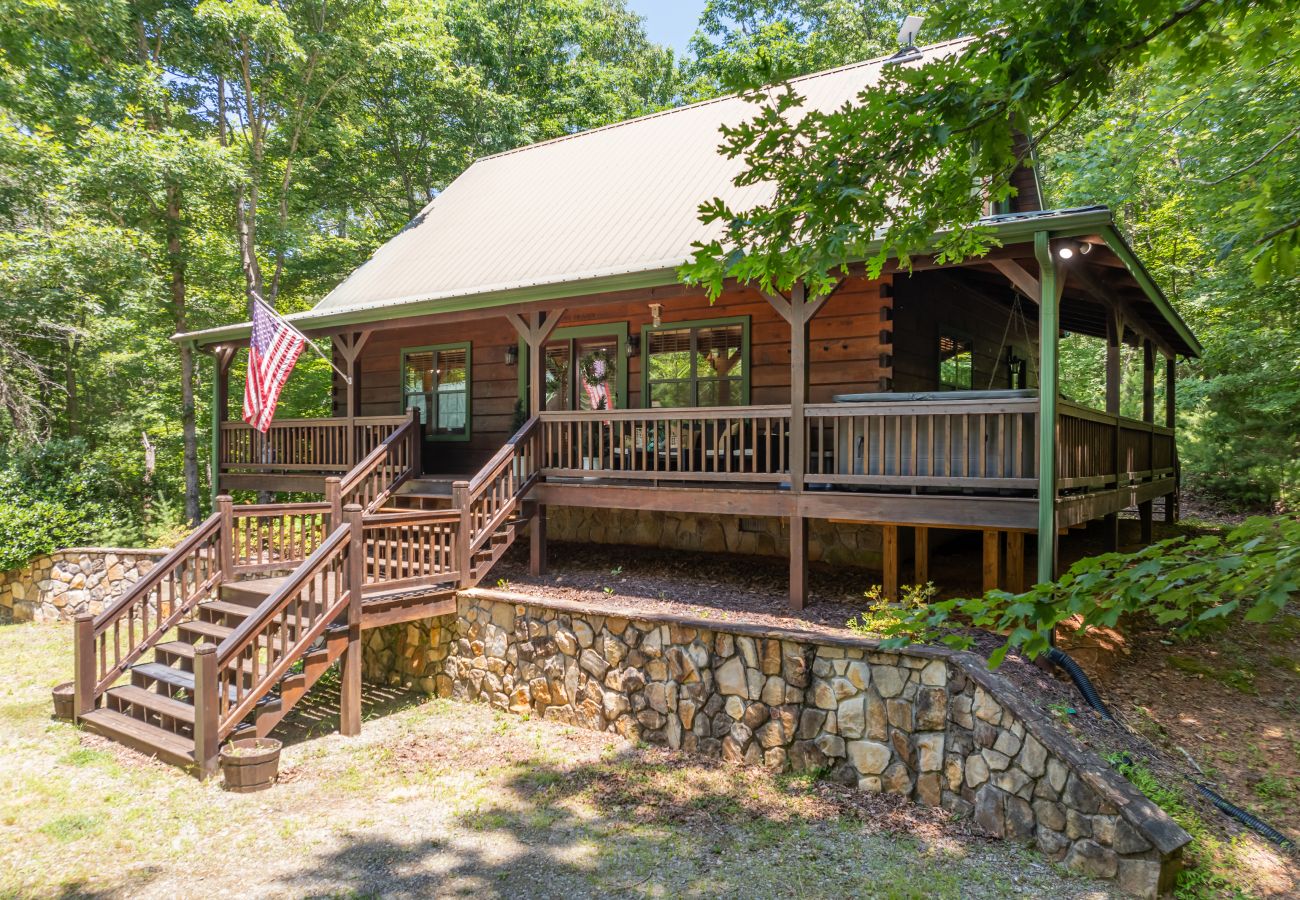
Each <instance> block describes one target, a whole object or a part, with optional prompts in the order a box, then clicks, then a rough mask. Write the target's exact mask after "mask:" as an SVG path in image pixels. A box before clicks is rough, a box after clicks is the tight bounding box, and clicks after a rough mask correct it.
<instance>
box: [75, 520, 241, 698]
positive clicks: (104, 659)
mask: <svg viewBox="0 0 1300 900" xmlns="http://www.w3.org/2000/svg"><path fill="white" fill-rule="evenodd" d="M221 526H222V515H221V512H220V510H218V511H217V512H214V513H213V514H212V515H211V516H209V517H208V518H207V519H205V520H204V521H203V524H201V525H200V526H199V527H198V528H196V529H194V531H192V532H191V533H190V535H189V536H188V537H186V538H185V540H183V541H181V542H180V543H179V544H177V545H176V546H175V547H174V548H172V550H171V551H170V552H169V553H168V554H167V555H166V556H164V557H163V558H162V559H161V560H159V561H158V562H157V563H155V564H154V566H153V568H151V569H150V570H149V571H148V572H146V573H145V574H144V575H143V576H142V577H141V578H140V579H139V580H138V581H136V582H135V584H133V585H131V587H130V588H129V589H128V590H126V591H125V592H124V593H123V594H122V595H121V596H119V597H118V598H117V599H116V600H114V601H113V602H112V603H111V604H109V606H108V607H107V608H105V609H104V611H103V612H101V613H100V614H99V615H98V616H93V617H92V616H90V615H88V614H86V615H81V616H78V617H77V620H76V643H75V650H74V652H75V663H74V688H73V691H74V700H75V703H76V713H77V715H84V714H85V713H88V712H90V711H91V710H93V709H94V708H95V705H96V703H97V702H98V699H99V696H100V695H101V694H102V693H103V692H104V691H106V690H108V688H110V687H112V685H113V683H114V682H115V681H117V679H118V678H120V677H121V676H122V673H123V672H125V671H126V670H127V667H129V666H130V665H131V664H132V663H134V662H135V661H136V660H137V659H139V658H140V656H141V655H142V654H144V652H145V651H147V650H148V649H149V648H151V647H153V646H154V645H155V644H157V643H158V641H159V640H160V639H161V638H162V637H163V635H165V634H166V633H167V632H168V631H170V630H171V629H172V628H174V627H175V626H176V625H177V624H178V623H179V622H180V621H181V620H182V619H183V618H184V617H185V615H186V613H188V612H189V611H190V610H192V609H193V608H194V607H196V606H198V605H199V603H201V602H202V601H203V600H205V599H207V598H209V597H211V596H215V592H216V591H217V590H219V589H220V587H221V583H222V581H223V580H224V578H225V571H224V570H225V559H226V555H225V549H224V543H225V541H226V540H227V538H228V535H227V534H226V532H225V531H224V530H223V529H222V527H221ZM165 585H170V586H171V591H170V594H171V595H170V597H167V598H164V597H163V590H162V589H163V587H164V586H165ZM155 589H158V595H157V597H156V598H154V599H153V600H152V602H151V600H150V598H151V596H152V595H153V592H154V590H155ZM151 607H152V608H151ZM151 614H152V619H153V627H152V628H151V627H150V625H149V622H150V618H151ZM124 618H125V619H126V620H127V629H126V632H127V633H126V649H125V652H124V651H123V649H122V637H123V635H122V628H121V625H122V621H123V619H124ZM137 619H138V621H139V625H140V632H141V634H140V639H139V640H136V636H135V630H136V622H137ZM110 634H111V637H112V641H111V644H110V640H109V638H110ZM110 649H111V651H112V653H113V661H112V662H111V663H110V662H109V652H110Z"/></svg>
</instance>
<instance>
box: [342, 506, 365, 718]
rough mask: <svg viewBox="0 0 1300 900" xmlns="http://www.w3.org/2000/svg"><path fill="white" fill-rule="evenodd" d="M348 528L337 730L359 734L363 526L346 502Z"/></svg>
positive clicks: (359, 512) (355, 510)
mask: <svg viewBox="0 0 1300 900" xmlns="http://www.w3.org/2000/svg"><path fill="white" fill-rule="evenodd" d="M343 515H344V518H345V520H346V522H347V525H348V567H347V574H346V576H345V577H344V584H345V586H346V587H347V591H348V647H347V649H346V650H344V651H343V662H342V673H341V674H342V684H341V685H340V689H339V731H340V733H342V734H345V735H357V734H360V733H361V668H362V666H361V654H362V649H361V602H362V590H363V588H364V584H365V563H366V541H365V532H364V530H363V529H364V527H365V524H364V522H363V520H362V510H361V506H360V504H357V503H349V504H348V505H347V507H346V508H345V509H344V510H343Z"/></svg>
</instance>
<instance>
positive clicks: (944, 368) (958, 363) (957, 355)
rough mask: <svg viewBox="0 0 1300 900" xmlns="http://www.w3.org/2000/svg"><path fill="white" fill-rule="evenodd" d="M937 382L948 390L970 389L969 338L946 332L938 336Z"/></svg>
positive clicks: (970, 354) (970, 353)
mask: <svg viewBox="0 0 1300 900" xmlns="http://www.w3.org/2000/svg"><path fill="white" fill-rule="evenodd" d="M939 384H940V386H941V387H945V388H948V389H950V390H956V391H966V390H970V388H971V384H972V343H971V339H970V338H966V337H957V336H954V335H946V334H945V335H940V336H939Z"/></svg>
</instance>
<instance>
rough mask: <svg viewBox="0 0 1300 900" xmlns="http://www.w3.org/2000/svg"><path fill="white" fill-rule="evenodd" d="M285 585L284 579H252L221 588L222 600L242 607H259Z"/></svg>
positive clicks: (231, 583) (230, 583) (224, 585)
mask: <svg viewBox="0 0 1300 900" xmlns="http://www.w3.org/2000/svg"><path fill="white" fill-rule="evenodd" d="M282 584H284V579H283V578H250V579H248V580H247V581H234V582H229V583H227V584H223V585H222V586H221V599H222V600H225V601H226V602H227V603H235V604H239V605H242V606H258V605H259V604H261V602H262V601H263V600H265V599H266V598H267V597H269V596H271V595H272V594H274V593H275V590H276V588H278V587H279V586H280V585H282Z"/></svg>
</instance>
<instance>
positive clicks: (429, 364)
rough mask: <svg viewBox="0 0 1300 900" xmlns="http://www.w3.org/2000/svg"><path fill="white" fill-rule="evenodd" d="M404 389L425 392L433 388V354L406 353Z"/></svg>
mask: <svg viewBox="0 0 1300 900" xmlns="http://www.w3.org/2000/svg"><path fill="white" fill-rule="evenodd" d="M405 382H406V390H407V391H409V392H416V391H420V392H427V391H432V390H433V354H432V353H429V352H424V353H408V354H407V355H406V374H405Z"/></svg>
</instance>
